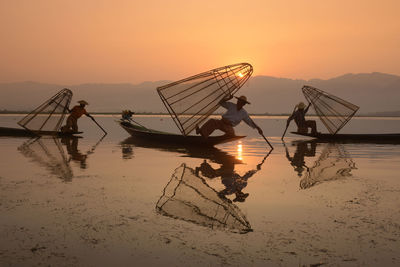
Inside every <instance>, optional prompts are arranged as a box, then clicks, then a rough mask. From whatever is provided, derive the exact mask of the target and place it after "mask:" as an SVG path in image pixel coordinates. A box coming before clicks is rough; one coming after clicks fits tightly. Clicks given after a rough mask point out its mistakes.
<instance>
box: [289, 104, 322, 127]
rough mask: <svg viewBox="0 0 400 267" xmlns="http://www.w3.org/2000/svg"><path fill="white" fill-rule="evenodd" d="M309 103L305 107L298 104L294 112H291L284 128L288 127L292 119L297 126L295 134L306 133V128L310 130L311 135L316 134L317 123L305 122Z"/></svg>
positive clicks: (312, 121)
mask: <svg viewBox="0 0 400 267" xmlns="http://www.w3.org/2000/svg"><path fill="white" fill-rule="evenodd" d="M310 105H311V103H310V104H309V105H308V106H307V108H306V105H305V104H304V103H303V102H300V103H299V104H298V105H297V106H296V108H297V109H296V110H295V111H293V113H292V115H291V116H290V117H289V118H288V119H287V123H286V127H288V126H289V123H290V122H291V121H292V120H293V119H294V121H295V123H296V125H297V132H299V133H307V132H308V128H311V134H313V135H315V134H317V123H316V122H315V121H314V120H306V119H305V115H306V113H307V111H308V109H309V108H310Z"/></svg>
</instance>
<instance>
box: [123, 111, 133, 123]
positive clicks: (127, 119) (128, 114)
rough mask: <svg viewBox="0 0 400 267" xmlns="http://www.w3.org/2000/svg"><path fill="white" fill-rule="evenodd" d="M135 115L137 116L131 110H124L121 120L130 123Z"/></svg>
mask: <svg viewBox="0 0 400 267" xmlns="http://www.w3.org/2000/svg"><path fill="white" fill-rule="evenodd" d="M133 114H135V112H133V111H130V110H129V109H127V110H123V111H122V114H121V120H122V121H125V122H130V121H131V120H132V115H133Z"/></svg>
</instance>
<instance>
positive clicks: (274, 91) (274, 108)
mask: <svg viewBox="0 0 400 267" xmlns="http://www.w3.org/2000/svg"><path fill="white" fill-rule="evenodd" d="M168 82H169V81H157V82H143V83H141V84H128V83H124V84H94V83H91V84H81V85H57V84H43V83H36V82H21V83H0V110H3V109H7V110H31V109H33V108H34V107H36V106H38V105H39V104H40V103H42V102H43V101H44V100H46V99H48V98H49V97H50V96H52V95H54V94H55V93H57V92H58V91H59V90H61V89H62V88H64V87H66V88H70V89H71V90H72V91H73V92H74V99H73V101H74V102H76V101H77V100H79V99H85V100H87V101H88V102H89V103H90V105H89V107H88V110H89V111H97V112H118V111H120V110H122V109H132V110H134V111H137V112H166V110H165V108H164V106H163V104H162V102H161V100H160V98H159V96H158V94H157V92H156V88H157V87H158V86H160V85H164V84H167V83H168ZM303 85H311V86H315V87H317V88H320V89H322V90H324V91H327V92H329V93H332V94H334V95H336V96H339V97H341V98H343V99H346V100H348V101H350V102H352V103H354V104H356V105H358V106H360V110H359V112H358V113H357V114H360V115H361V114H364V115H367V114H375V113H382V112H388V114H389V113H390V112H392V113H393V112H398V111H399V110H400V76H396V75H390V74H384V73H378V72H374V73H361V74H346V75H342V76H339V77H335V78H332V79H328V80H320V79H312V80H293V79H287V78H276V77H270V76H254V77H252V78H251V79H250V80H249V81H248V83H247V84H245V85H244V87H243V88H242V89H241V90H240V91H239V93H238V94H244V95H246V96H247V97H248V99H249V101H250V102H251V103H252V104H251V105H249V106H247V107H246V109H247V110H248V111H249V112H251V113H260V114H263V113H269V114H279V113H290V112H291V111H292V109H293V107H294V105H295V104H297V103H298V102H299V101H304V100H305V99H304V96H303V94H302V92H301V87H302V86H303ZM392 113H390V114H392ZM395 114H398V113H395Z"/></svg>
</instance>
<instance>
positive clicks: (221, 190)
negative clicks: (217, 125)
mask: <svg viewBox="0 0 400 267" xmlns="http://www.w3.org/2000/svg"><path fill="white" fill-rule="evenodd" d="M20 118H21V116H16V115H2V116H0V126H3V127H4V126H5V127H17V126H16V122H17V121H18V120H19V119H20ZM95 118H96V120H97V121H98V122H99V123H100V124H101V125H102V126H103V127H104V128H105V129H106V130H107V131H108V135H106V136H102V131H101V130H100V129H99V128H98V127H97V126H96V125H95V124H94V123H93V122H92V121H91V120H89V119H88V118H82V119H80V120H79V125H80V130H83V131H84V133H83V134H82V138H79V139H60V138H55V139H53V138H40V139H29V138H10V137H1V138H0V149H1V153H0V214H1V215H0V218H1V220H0V225H1V227H0V240H1V241H0V263H1V264H0V265H1V266H32V265H54V266H71V265H74V266H110V265H115V266H117V265H118V266H133V265H135V266H141V265H145V264H146V265H163V266H170V265H172V266H176V265H178V266H204V265H207V266H208V265H233V266H243V265H250V266H266V265H273V266H288V265H289V266H303V265H305V266H309V265H314V266H318V265H319V264H324V266H398V265H399V264H400V256H399V255H400V223H399V221H400V145H386V144H327V143H317V142H315V141H312V140H311V139H307V138H302V137H298V136H297V137H296V136H294V135H292V134H290V133H289V131H290V129H289V131H288V133H287V135H286V138H285V142H284V143H283V142H281V140H280V136H281V135H282V133H283V130H284V128H285V123H286V117H279V116H277V117H268V116H265V117H255V121H256V123H257V124H259V125H260V126H261V128H263V130H264V133H265V136H266V137H267V138H268V140H269V141H270V142H271V143H272V145H273V146H274V148H275V149H274V150H273V151H272V152H271V153H269V152H270V151H269V147H268V145H267V144H266V142H265V141H264V139H263V138H262V137H260V136H259V135H258V133H257V132H256V131H255V130H253V129H250V128H249V127H247V126H246V125H245V124H243V125H242V124H241V125H239V126H238V127H237V128H236V133H237V134H241V135H242V134H243V135H246V136H247V137H246V138H244V139H242V140H240V141H235V142H231V143H227V144H223V145H218V146H217V147H216V148H215V149H206V150H204V149H202V150H200V149H184V148H171V147H157V146H155V145H152V144H145V145H144V144H140V143H137V142H134V141H132V140H131V139H130V138H129V135H128V133H126V132H125V131H124V130H123V129H122V128H120V126H119V125H117V124H116V123H115V122H114V120H115V118H114V117H113V116H101V115H98V116H95ZM134 119H135V120H137V121H138V122H139V123H141V124H144V125H145V126H147V127H149V128H154V129H157V130H163V131H170V132H177V128H176V127H175V125H174V124H173V122H172V121H171V119H170V118H169V116H136V117H134ZM291 127H294V126H293V125H292V126H291ZM318 127H319V129H321V131H323V130H322V129H323V126H322V125H318ZM291 130H294V128H291ZM342 132H343V133H390V132H397V133H400V119H399V118H353V119H352V121H351V122H350V123H349V124H348V125H347V126H346V127H345V128H344V129H343V131H342Z"/></svg>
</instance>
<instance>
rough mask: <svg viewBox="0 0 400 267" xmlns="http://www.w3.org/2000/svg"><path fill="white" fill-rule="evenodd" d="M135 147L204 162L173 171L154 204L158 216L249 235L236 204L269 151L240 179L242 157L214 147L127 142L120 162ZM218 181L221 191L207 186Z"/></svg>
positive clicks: (180, 167) (182, 165) (242, 197)
mask: <svg viewBox="0 0 400 267" xmlns="http://www.w3.org/2000/svg"><path fill="white" fill-rule="evenodd" d="M134 147H144V148H153V149H157V150H162V151H169V152H177V153H182V154H184V155H185V157H191V158H199V159H203V162H202V163H200V165H199V166H197V167H194V168H193V167H189V166H188V164H187V163H182V164H181V165H180V166H179V167H177V168H176V169H175V171H174V173H173V174H172V176H171V178H170V180H169V182H168V183H167V185H166V186H165V188H164V190H163V193H162V195H161V197H160V199H159V200H158V202H157V204H156V210H157V212H158V213H160V214H162V215H165V216H168V217H172V218H175V219H180V220H184V221H188V222H192V223H195V224H198V225H202V226H207V227H210V228H212V229H214V228H223V229H228V230H230V231H233V232H239V233H246V232H249V231H252V229H251V225H250V223H249V221H248V220H247V218H246V216H245V215H244V214H243V213H242V212H241V210H240V209H239V207H238V206H236V203H235V202H244V201H245V200H246V198H247V197H248V196H249V194H248V193H244V192H243V189H244V188H245V187H246V186H247V182H248V179H250V178H251V177H253V176H254V175H255V174H256V173H257V172H258V171H259V170H261V167H262V165H263V164H264V162H265V161H266V159H267V157H268V156H269V155H270V153H271V152H272V150H271V151H268V153H267V154H266V155H265V156H262V157H260V159H259V162H258V164H257V165H256V166H255V167H254V168H252V169H249V170H247V171H246V173H245V174H244V175H240V174H238V173H237V172H236V171H235V166H236V165H237V164H243V163H244V162H243V159H242V154H241V153H238V157H235V156H233V155H231V154H229V153H227V152H225V151H222V150H220V149H218V148H216V147H206V148H202V147H182V146H175V145H169V144H165V143H164V144H163V143H154V142H143V141H140V142H138V141H137V140H135V138H127V139H125V140H124V141H123V142H121V148H122V158H123V159H128V158H132V157H133V155H134ZM242 151H243V147H242V146H239V147H238V152H242ZM215 164H218V165H219V166H218V167H216V168H214V167H213V166H212V165H215ZM219 177H220V178H221V183H222V185H223V186H224V189H222V190H216V189H215V188H213V187H212V186H210V184H209V183H208V182H207V180H208V181H210V180H214V179H216V178H219ZM230 195H234V197H232V198H233V200H231V199H229V198H228V197H227V196H230Z"/></svg>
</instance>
